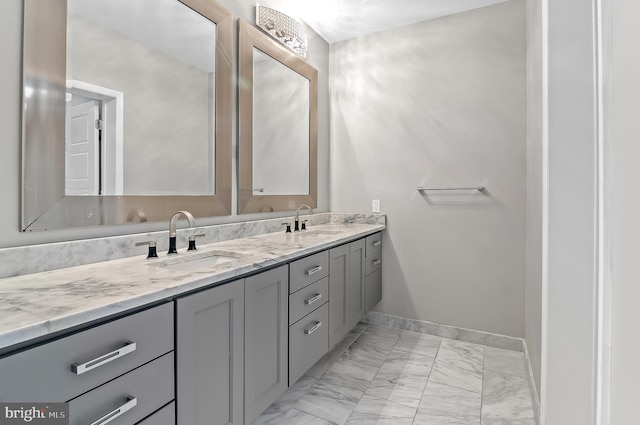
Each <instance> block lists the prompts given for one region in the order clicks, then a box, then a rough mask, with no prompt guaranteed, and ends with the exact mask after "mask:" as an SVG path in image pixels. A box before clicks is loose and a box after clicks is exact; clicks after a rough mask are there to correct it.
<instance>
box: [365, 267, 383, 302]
mask: <svg viewBox="0 0 640 425" xmlns="http://www.w3.org/2000/svg"><path fill="white" fill-rule="evenodd" d="M365 286H366V289H365V291H366V299H367V305H366V309H367V310H366V312H367V313H368V312H369V311H371V309H373V307H375V306H376V305H377V304H378V303H379V302H380V301H382V269H377V270H376V271H374V272H373V273H371V274H370V275H368V276H367V277H366V278H365Z"/></svg>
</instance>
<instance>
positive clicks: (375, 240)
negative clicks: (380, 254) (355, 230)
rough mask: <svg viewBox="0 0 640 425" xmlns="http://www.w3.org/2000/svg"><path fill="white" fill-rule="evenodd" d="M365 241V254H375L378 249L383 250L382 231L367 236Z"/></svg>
mask: <svg viewBox="0 0 640 425" xmlns="http://www.w3.org/2000/svg"><path fill="white" fill-rule="evenodd" d="M365 241H366V243H365V252H364V255H365V256H367V257H368V256H369V255H374V254H375V253H376V252H377V251H381V250H382V232H378V233H375V234H373V235H369V236H367V238H366V239H365Z"/></svg>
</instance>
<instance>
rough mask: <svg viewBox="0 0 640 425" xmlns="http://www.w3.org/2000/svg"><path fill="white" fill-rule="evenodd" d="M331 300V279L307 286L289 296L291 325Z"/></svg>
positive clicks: (324, 279) (326, 278)
mask: <svg viewBox="0 0 640 425" xmlns="http://www.w3.org/2000/svg"><path fill="white" fill-rule="evenodd" d="M328 300H329V278H328V277H325V278H323V279H321V280H319V281H317V282H316V283H312V284H311V285H308V286H305V287H304V288H302V289H301V290H299V291H297V292H294V293H293V294H291V295H289V325H292V324H294V323H295V322H297V321H298V320H300V319H302V318H303V317H304V316H306V315H307V314H309V313H311V312H312V311H313V310H315V309H316V308H318V307H320V306H321V305H323V304H324V303H326V302H327V301H328Z"/></svg>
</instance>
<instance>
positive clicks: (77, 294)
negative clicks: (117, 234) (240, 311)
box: [0, 224, 386, 351]
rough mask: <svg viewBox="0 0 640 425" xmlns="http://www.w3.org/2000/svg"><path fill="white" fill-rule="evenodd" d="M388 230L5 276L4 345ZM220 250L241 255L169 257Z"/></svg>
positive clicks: (330, 231)
mask: <svg viewBox="0 0 640 425" xmlns="http://www.w3.org/2000/svg"><path fill="white" fill-rule="evenodd" d="M385 228H386V227H385V226H384V225H377V224H323V225H318V226H313V227H312V228H310V229H309V230H308V231H307V232H306V233H305V232H301V233H293V234H292V233H284V232H283V231H280V232H277V233H267V234H263V235H258V236H251V237H245V238H239V239H232V240H227V241H224V242H217V243H211V244H208V245H202V246H199V247H198V251H197V252H194V253H186V251H185V249H186V248H185V247H179V252H180V254H178V256H176V257H173V256H172V257H170V258H171V259H168V257H167V256H166V254H165V253H159V258H158V259H148V260H147V259H145V257H144V256H137V257H130V258H125V259H120V260H112V261H105V262H102V263H95V264H88V265H83V266H76V267H69V268H65V269H58V270H52V271H47V272H40V273H33V274H27V275H22V276H16V277H10V278H5V279H0V300H2V303H1V304H0V350H3V349H6V348H7V347H11V346H13V345H16V344H23V343H25V342H28V341H29V340H32V339H34V338H40V337H44V336H47V335H50V334H53V333H56V332H60V331H64V330H66V329H70V328H73V327H75V326H79V325H82V324H84V323H88V322H91V321H94V320H99V319H103V318H106V317H109V316H111V315H114V314H119V313H123V312H126V311H129V310H132V309H136V308H140V307H143V306H145V305H148V304H152V303H156V302H159V301H163V300H170V299H172V298H174V297H176V296H179V295H180V294H183V293H186V292H189V291H193V290H196V289H198V288H202V287H205V286H211V285H215V284H216V283H224V282H227V281H230V280H233V279H234V278H238V277H241V276H245V275H248V274H254V273H256V272H259V271H260V270H262V269H266V268H270V267H272V266H275V265H277V264H280V263H286V262H289V261H291V260H294V259H297V258H300V257H304V256H306V255H309V254H312V253H314V252H318V251H322V250H325V249H327V248H331V247H333V246H336V245H340V244H342V243H346V242H350V241H352V240H355V239H358V238H361V237H364V236H367V235H370V234H373V233H376V232H379V231H381V230H383V229H385ZM323 230H324V231H326V232H324V233H323V232H322V231H323ZM213 252H216V253H218V254H221V255H224V254H229V255H233V256H235V257H236V258H233V259H232V260H230V261H228V262H225V263H222V264H218V265H214V266H206V267H204V266H203V267H199V268H194V270H187V271H180V270H173V269H170V268H168V267H166V263H167V262H176V261H180V260H181V259H182V258H184V259H185V260H186V259H187V257H189V256H194V258H196V257H201V256H206V255H207V254H209V253H213ZM175 258H177V259H175ZM163 264H164V265H163ZM194 264H196V263H194ZM198 264H199V263H198ZM3 351H4V350H3Z"/></svg>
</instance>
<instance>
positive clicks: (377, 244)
mask: <svg viewBox="0 0 640 425" xmlns="http://www.w3.org/2000/svg"><path fill="white" fill-rule="evenodd" d="M380 245H382V241H375V242H374V243H373V246H380Z"/></svg>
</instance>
